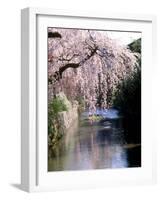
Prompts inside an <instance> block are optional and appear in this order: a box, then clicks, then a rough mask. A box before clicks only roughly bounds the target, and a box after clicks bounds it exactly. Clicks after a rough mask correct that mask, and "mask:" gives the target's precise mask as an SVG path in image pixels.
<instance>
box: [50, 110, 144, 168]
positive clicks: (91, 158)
mask: <svg viewBox="0 0 161 200" xmlns="http://www.w3.org/2000/svg"><path fill="white" fill-rule="evenodd" d="M98 112H99V113H97V114H99V115H101V116H102V117H103V118H104V119H103V120H101V121H100V120H98V119H95V120H94V121H91V120H89V119H88V118H87V115H88V113H87V112H84V113H83V114H82V115H81V116H80V120H79V121H77V122H75V123H74V124H73V126H72V127H71V128H70V129H69V130H68V132H67V133H66V135H65V136H64V137H62V139H61V140H60V141H59V142H58V144H57V145H56V146H55V148H54V149H51V150H49V155H48V157H49V158H48V171H64V170H87V169H104V168H126V167H140V166H141V145H140V144H128V143H126V141H125V139H124V129H123V127H122V118H121V117H120V116H119V115H118V112H117V110H114V109H109V110H106V111H98Z"/></svg>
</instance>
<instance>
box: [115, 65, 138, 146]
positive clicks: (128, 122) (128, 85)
mask: <svg viewBox="0 0 161 200" xmlns="http://www.w3.org/2000/svg"><path fill="white" fill-rule="evenodd" d="M118 88H119V89H118V90H117V91H116V93H115V98H114V100H113V104H114V106H115V107H117V108H119V110H120V112H121V113H122V114H123V116H124V128H125V137H126V140H127V141H129V142H137V143H138V142H139V143H140V142H141V70H140V67H138V69H137V70H136V72H135V73H133V74H131V75H130V76H129V77H127V79H126V80H124V81H123V82H122V83H121V84H120V85H119V86H118Z"/></svg>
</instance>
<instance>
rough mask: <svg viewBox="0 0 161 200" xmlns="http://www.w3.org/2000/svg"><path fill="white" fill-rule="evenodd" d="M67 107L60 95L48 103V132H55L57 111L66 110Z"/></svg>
mask: <svg viewBox="0 0 161 200" xmlns="http://www.w3.org/2000/svg"><path fill="white" fill-rule="evenodd" d="M67 110H68V108H67V106H66V104H65V103H64V100H63V99H61V98H60V97H55V98H54V99H53V100H52V101H51V102H50V104H49V105H48V134H52V135H53V134H55V133H56V132H57V131H58V130H57V126H56V124H57V123H58V120H57V115H58V113H59V112H62V111H67Z"/></svg>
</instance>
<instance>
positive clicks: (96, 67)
mask: <svg viewBox="0 0 161 200" xmlns="http://www.w3.org/2000/svg"><path fill="white" fill-rule="evenodd" d="M136 64H137V54H136V53H132V52H131V51H130V50H129V49H128V48H127V47H126V46H121V45H119V44H118V43H117V42H116V41H115V40H112V39H110V38H109V37H108V32H107V31H94V30H80V29H65V28H62V29H61V28H48V96H49V97H48V98H49V101H50V100H51V99H52V98H53V97H54V95H56V94H57V93H59V92H60V91H63V92H64V93H65V94H66V95H67V97H68V98H69V99H70V100H75V99H77V98H78V97H81V98H83V100H84V102H85V104H86V106H87V107H89V108H91V109H94V108H95V106H96V105H97V104H98V105H99V106H102V107H108V106H109V105H110V103H111V100H112V95H113V93H114V92H115V90H116V88H117V85H118V84H119V83H120V82H121V81H122V80H124V78H125V77H127V76H128V75H129V74H131V73H132V72H134V71H135V70H136Z"/></svg>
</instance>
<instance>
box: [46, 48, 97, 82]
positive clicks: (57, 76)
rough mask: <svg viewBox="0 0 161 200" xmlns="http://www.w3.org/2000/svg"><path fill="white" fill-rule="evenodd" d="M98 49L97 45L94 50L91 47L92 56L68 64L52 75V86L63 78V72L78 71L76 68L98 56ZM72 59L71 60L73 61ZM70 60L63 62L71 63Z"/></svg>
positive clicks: (49, 80)
mask: <svg viewBox="0 0 161 200" xmlns="http://www.w3.org/2000/svg"><path fill="white" fill-rule="evenodd" d="M97 49H98V48H97V46H96V45H95V47H94V49H92V48H91V47H90V50H91V52H90V54H88V55H87V56H86V57H85V58H84V59H83V60H81V61H80V62H78V63H68V64H65V65H64V66H62V67H60V69H59V70H58V71H56V72H54V74H52V75H50V77H49V78H48V82H49V83H50V84H54V83H56V82H57V81H59V80H60V79H61V78H62V75H63V72H64V71H65V70H67V69H68V68H73V69H76V68H78V67H80V66H82V65H83V64H84V63H85V62H86V61H87V60H89V59H90V58H91V57H92V56H94V55H95V54H96V52H97ZM72 58H73V57H72ZM72 58H71V59H70V60H72ZM70 60H69V59H67V60H66V59H63V61H70Z"/></svg>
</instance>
